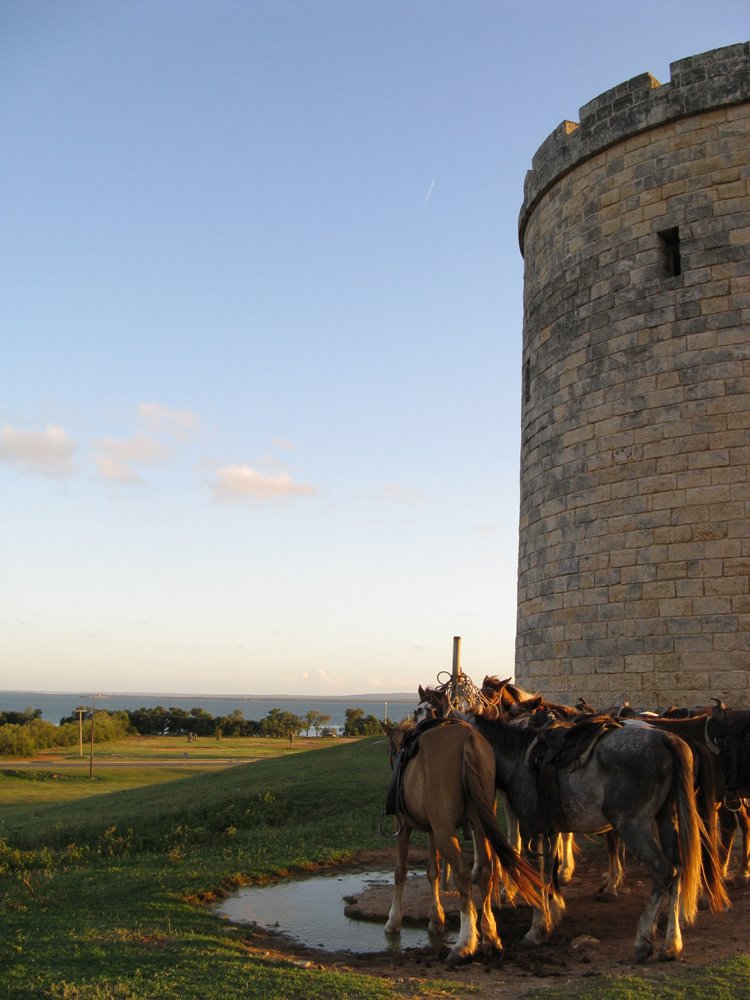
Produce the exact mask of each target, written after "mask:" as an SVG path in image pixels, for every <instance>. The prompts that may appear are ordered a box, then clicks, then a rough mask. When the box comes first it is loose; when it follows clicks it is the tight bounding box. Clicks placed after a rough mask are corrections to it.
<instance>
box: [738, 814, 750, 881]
mask: <svg viewBox="0 0 750 1000" xmlns="http://www.w3.org/2000/svg"><path fill="white" fill-rule="evenodd" d="M737 824H738V826H739V828H740V833H741V834H742V853H741V855H740V870H739V872H738V874H737V875H736V876H735V879H734V884H735V886H736V887H737V888H741V887H743V886H746V885H747V884H748V882H750V816H748V810H747V806H745V805H743V806H742V807H741V808H740V810H739V812H738V813H737Z"/></svg>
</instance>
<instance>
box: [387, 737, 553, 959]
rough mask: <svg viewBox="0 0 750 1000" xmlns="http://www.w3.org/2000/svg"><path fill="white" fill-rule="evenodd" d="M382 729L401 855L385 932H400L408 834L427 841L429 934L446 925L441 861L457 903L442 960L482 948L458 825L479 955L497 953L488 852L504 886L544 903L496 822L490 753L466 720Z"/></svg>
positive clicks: (464, 956)
mask: <svg viewBox="0 0 750 1000" xmlns="http://www.w3.org/2000/svg"><path fill="white" fill-rule="evenodd" d="M383 729H384V731H385V733H386V735H387V736H388V741H389V752H390V757H391V764H392V766H393V768H394V775H397V776H398V778H399V780H398V789H397V792H396V794H395V797H394V801H395V805H393V806H392V807H389V808H388V811H389V812H393V813H394V815H395V816H396V822H397V824H398V832H397V834H396V840H397V847H398V857H397V864H396V872H395V880H394V881H395V887H394V895H393V903H392V905H391V909H390V913H389V915H388V922H387V923H386V925H385V931H386V934H398V933H399V932H400V930H401V919H402V901H403V891H404V882H405V880H406V872H407V857H408V852H409V840H410V837H411V833H412V831H413V830H421V831H425V832H427V833H428V835H429V860H428V869H427V878H428V881H429V883H430V887H431V889H432V912H431V916H430V924H429V927H430V930H431V931H433V932H435V933H440V932H442V931H443V930H444V927H445V914H444V912H443V908H442V905H441V903H440V896H439V892H438V872H439V857H442V858H443V859H444V861H445V862H446V863H447V864H449V865H450V866H451V870H452V872H453V879H454V882H455V884H456V888H457V889H458V893H459V896H460V899H461V926H460V931H459V936H458V939H457V941H456V943H455V944H454V945H453V947H452V948H451V950H450V952H449V954H448V958H447V961H448V962H449V963H451V964H453V963H455V962H457V961H460V960H463V959H468V958H470V957H471V956H472V955H473V954H475V952H476V951H477V948H478V946H479V942H478V936H477V915H476V907H475V905H474V900H473V896H472V877H471V866H470V863H469V862H468V861H467V859H466V857H465V855H464V854H463V852H462V850H461V845H460V843H459V840H458V837H457V836H456V830H457V829H458V828H459V827H463V826H468V827H470V829H471V832H472V835H473V839H474V849H475V859H474V868H475V872H476V877H477V882H478V884H479V889H480V893H481V897H482V912H481V932H482V950H483V951H484V952H485V953H491V952H492V951H493V950H498V951H500V950H502V944H501V941H500V938H499V936H498V933H497V925H496V922H495V917H494V914H493V912H492V905H491V896H492V888H493V885H492V882H493V878H492V875H493V870H494V865H493V856H492V852H493V851H494V852H495V854H496V855H497V857H498V859H499V862H500V866H501V868H502V872H503V878H504V880H506V881H508V880H509V881H510V882H511V883H512V884H513V885H514V887H515V889H516V890H517V891H518V892H519V893H520V895H521V896H522V897H523V899H525V900H526V901H527V902H528V903H530V904H531V905H535V906H541V905H543V898H542V893H541V891H540V890H541V883H540V880H539V876H538V875H537V874H536V872H535V871H534V870H533V868H532V867H531V866H530V865H529V864H528V863H527V862H526V861H524V860H523V859H522V858H521V857H519V855H518V854H516V852H515V851H514V850H513V849H512V847H511V846H510V845H509V843H508V841H507V840H506V838H505V835H504V834H503V832H502V830H501V829H500V827H499V826H498V824H497V821H496V819H495V759H494V756H493V753H492V749H491V748H490V746H489V745H488V744H487V741H486V740H485V739H484V738H483V737H482V736H480V735H479V733H477V732H476V731H475V730H474V729H473V728H472V727H471V726H469V725H467V724H466V723H464V722H444V723H442V724H438V725H433V726H432V727H431V728H427V729H424V728H422V727H415V726H414V725H413V724H410V723H400V724H399V725H397V726H389V725H387V724H383ZM415 743H416V749H414V745H415ZM392 787H393V785H392ZM389 800H390V794H389Z"/></svg>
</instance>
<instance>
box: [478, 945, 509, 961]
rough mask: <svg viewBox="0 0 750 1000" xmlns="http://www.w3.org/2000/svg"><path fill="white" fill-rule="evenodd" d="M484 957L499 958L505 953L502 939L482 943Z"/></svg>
mask: <svg viewBox="0 0 750 1000" xmlns="http://www.w3.org/2000/svg"><path fill="white" fill-rule="evenodd" d="M480 950H481V952H482V958H498V957H499V956H500V955H502V953H503V944H502V941H483V942H482V944H481V945H480Z"/></svg>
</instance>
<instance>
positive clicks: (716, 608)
mask: <svg viewBox="0 0 750 1000" xmlns="http://www.w3.org/2000/svg"><path fill="white" fill-rule="evenodd" d="M670 69H671V80H670V82H669V83H665V84H659V83H658V81H656V80H655V79H654V78H653V77H652V76H650V75H649V74H643V75H642V76H638V77H635V78H634V79H633V80H630V81H628V82H627V83H624V84H622V85H620V86H619V87H615V88H614V89H613V90H611V91H608V92H607V93H606V94H602V95H601V96H600V97H597V98H596V99H595V100H593V101H591V102H590V103H589V104H587V105H586V106H585V107H584V108H582V109H581V112H580V124H576V123H573V122H564V123H563V124H562V125H561V126H560V127H559V128H558V129H557V130H556V131H555V132H554V133H553V134H552V135H551V136H550V137H549V138H548V139H547V140H546V142H544V143H543V145H542V146H541V147H540V149H539V151H538V152H537V154H536V155H535V157H534V160H533V164H532V169H531V171H530V172H529V174H528V175H527V178H526V184H525V198H524V204H523V207H522V209H521V215H520V222H519V236H520V244H521V250H522V253H523V255H524V261H525V285H524V337H523V395H524V401H523V414H522V448H521V521H520V539H519V542H520V545H519V567H518V628H517V639H516V677H517V679H518V681H519V683H521V684H523V685H524V686H528V687H532V688H534V689H537V690H541V691H542V692H543V693H544V694H545V695H547V696H548V697H550V698H555V699H560V700H566V701H575V699H577V698H578V697H579V696H585V697H586V698H587V699H588V700H589V701H591V702H592V703H593V704H595V705H597V706H598V707H600V708H605V707H607V706H608V705H610V704H613V703H615V702H618V701H621V700H623V699H628V700H629V701H630V702H631V703H632V704H634V705H638V706H640V707H648V708H652V707H655V706H660V707H663V706H664V705H665V704H668V703H678V704H689V705H692V704H705V703H707V702H710V699H711V698H713V697H723V698H724V699H725V700H726V701H728V702H730V703H731V704H733V705H735V706H740V705H748V704H750V686H749V685H748V674H747V668H748V665H750V43H743V44H740V45H734V46H731V47H729V48H725V49H719V50H716V51H714V52H709V53H705V54H703V55H700V56H694V57H691V58H689V59H683V60H681V61H679V62H677V63H674V64H672V66H671V67H670Z"/></svg>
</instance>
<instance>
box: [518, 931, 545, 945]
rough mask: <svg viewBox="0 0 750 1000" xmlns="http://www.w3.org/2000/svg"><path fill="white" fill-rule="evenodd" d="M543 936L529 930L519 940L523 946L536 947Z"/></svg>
mask: <svg viewBox="0 0 750 1000" xmlns="http://www.w3.org/2000/svg"><path fill="white" fill-rule="evenodd" d="M542 941H543V938H540V937H537V935H536V934H532V933H531V931H529V933H528V934H527V935H526V936H525V937H524V938H523V939H522V940H521V946H522V947H523V948H538V947H539V945H540V944H541V943H542Z"/></svg>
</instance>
